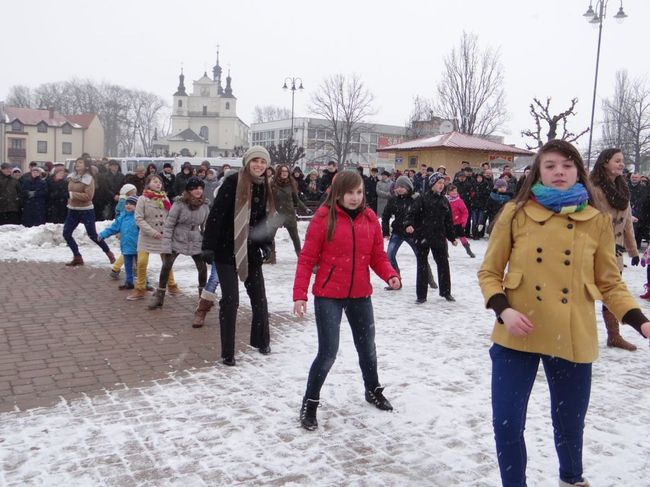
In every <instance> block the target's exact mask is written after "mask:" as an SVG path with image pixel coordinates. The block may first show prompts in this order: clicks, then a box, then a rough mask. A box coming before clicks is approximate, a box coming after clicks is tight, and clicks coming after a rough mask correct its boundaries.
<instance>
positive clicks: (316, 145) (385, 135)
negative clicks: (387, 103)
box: [250, 117, 406, 169]
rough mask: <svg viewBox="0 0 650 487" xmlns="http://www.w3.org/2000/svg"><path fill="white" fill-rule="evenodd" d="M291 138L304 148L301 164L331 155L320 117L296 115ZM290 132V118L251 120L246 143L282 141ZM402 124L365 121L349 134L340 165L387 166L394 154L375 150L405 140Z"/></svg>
mask: <svg viewBox="0 0 650 487" xmlns="http://www.w3.org/2000/svg"><path fill="white" fill-rule="evenodd" d="M293 131H294V136H293V138H294V140H295V141H296V143H297V144H298V146H301V147H303V148H304V149H305V157H304V158H303V159H302V160H301V161H298V164H299V165H300V166H301V167H302V168H303V169H306V168H319V167H323V166H325V165H327V162H328V161H330V160H332V159H334V155H333V152H332V147H331V144H332V141H333V139H334V134H333V132H332V129H331V125H329V124H328V122H327V121H326V120H324V119H319V118H310V117H297V118H294V119H293ZM290 136H291V119H285V120H274V121H271V122H262V123H254V124H252V125H251V128H250V144H251V145H263V146H265V147H269V146H271V145H278V144H280V143H282V142H284V141H286V140H287V139H288V138H289V137H290ZM405 136H406V127H404V126H399V125H383V124H371V123H365V124H362V125H361V128H360V130H359V131H358V133H357V134H356V135H354V136H353V140H352V141H351V147H350V154H348V157H347V158H346V160H345V161H344V164H343V165H344V166H350V167H352V166H355V167H356V166H361V167H369V168H372V167H377V168H380V169H382V168H383V169H391V168H393V166H394V155H393V154H387V153H380V152H377V149H378V148H382V147H386V146H389V145H393V144H398V143H400V142H403V141H404V140H405Z"/></svg>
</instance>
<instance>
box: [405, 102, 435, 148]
mask: <svg viewBox="0 0 650 487" xmlns="http://www.w3.org/2000/svg"><path fill="white" fill-rule="evenodd" d="M432 118H433V102H432V101H431V100H429V99H427V98H425V97H423V96H419V95H416V96H414V97H413V108H412V110H411V113H410V115H409V118H408V120H407V121H406V138H407V139H408V140H412V139H419V138H420V137H424V136H425V135H426V130H425V128H424V126H423V124H418V123H416V122H422V121H426V120H431V119H432Z"/></svg>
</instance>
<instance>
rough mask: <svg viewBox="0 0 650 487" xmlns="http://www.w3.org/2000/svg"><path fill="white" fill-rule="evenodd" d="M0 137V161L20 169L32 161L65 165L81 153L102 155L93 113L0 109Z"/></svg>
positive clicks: (100, 135)
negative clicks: (64, 113) (72, 113)
mask: <svg viewBox="0 0 650 487" xmlns="http://www.w3.org/2000/svg"><path fill="white" fill-rule="evenodd" d="M0 138H1V139H2V140H1V141H0V160H1V161H2V162H9V163H11V164H14V165H15V166H17V167H20V168H21V169H22V170H25V169H26V168H27V165H28V164H29V163H30V162H31V161H36V162H39V163H44V162H46V161H51V162H64V161H65V160H66V159H72V158H74V157H77V156H79V155H81V154H82V153H84V152H87V153H89V154H90V155H91V156H92V157H97V158H99V157H101V156H103V155H104V128H103V127H102V124H101V122H100V121H99V118H98V117H97V114H94V113H88V114H81V115H62V114H61V113H59V112H57V111H56V110H54V109H47V110H44V109H34V108H22V107H9V106H0Z"/></svg>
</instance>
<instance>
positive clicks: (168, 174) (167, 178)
mask: <svg viewBox="0 0 650 487" xmlns="http://www.w3.org/2000/svg"><path fill="white" fill-rule="evenodd" d="M160 177H161V178H162V181H163V191H164V192H165V193H167V198H169V201H174V198H175V197H176V193H175V192H174V183H175V182H176V176H174V167H173V166H172V163H171V162H166V163H165V164H163V170H162V172H161V173H160ZM206 196H207V194H206Z"/></svg>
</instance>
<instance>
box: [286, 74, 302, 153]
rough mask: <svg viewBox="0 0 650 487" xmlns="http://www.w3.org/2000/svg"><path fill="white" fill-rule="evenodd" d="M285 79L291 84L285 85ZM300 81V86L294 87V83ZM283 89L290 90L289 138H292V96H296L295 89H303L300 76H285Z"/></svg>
mask: <svg viewBox="0 0 650 487" xmlns="http://www.w3.org/2000/svg"><path fill="white" fill-rule="evenodd" d="M287 81H288V82H289V83H290V84H291V86H287ZM297 82H300V86H298V87H296V83H297ZM282 89H283V90H291V139H292V140H293V107H294V97H295V96H296V90H303V89H304V88H303V86H302V78H294V77H291V76H287V77H286V78H285V79H284V86H282Z"/></svg>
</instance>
